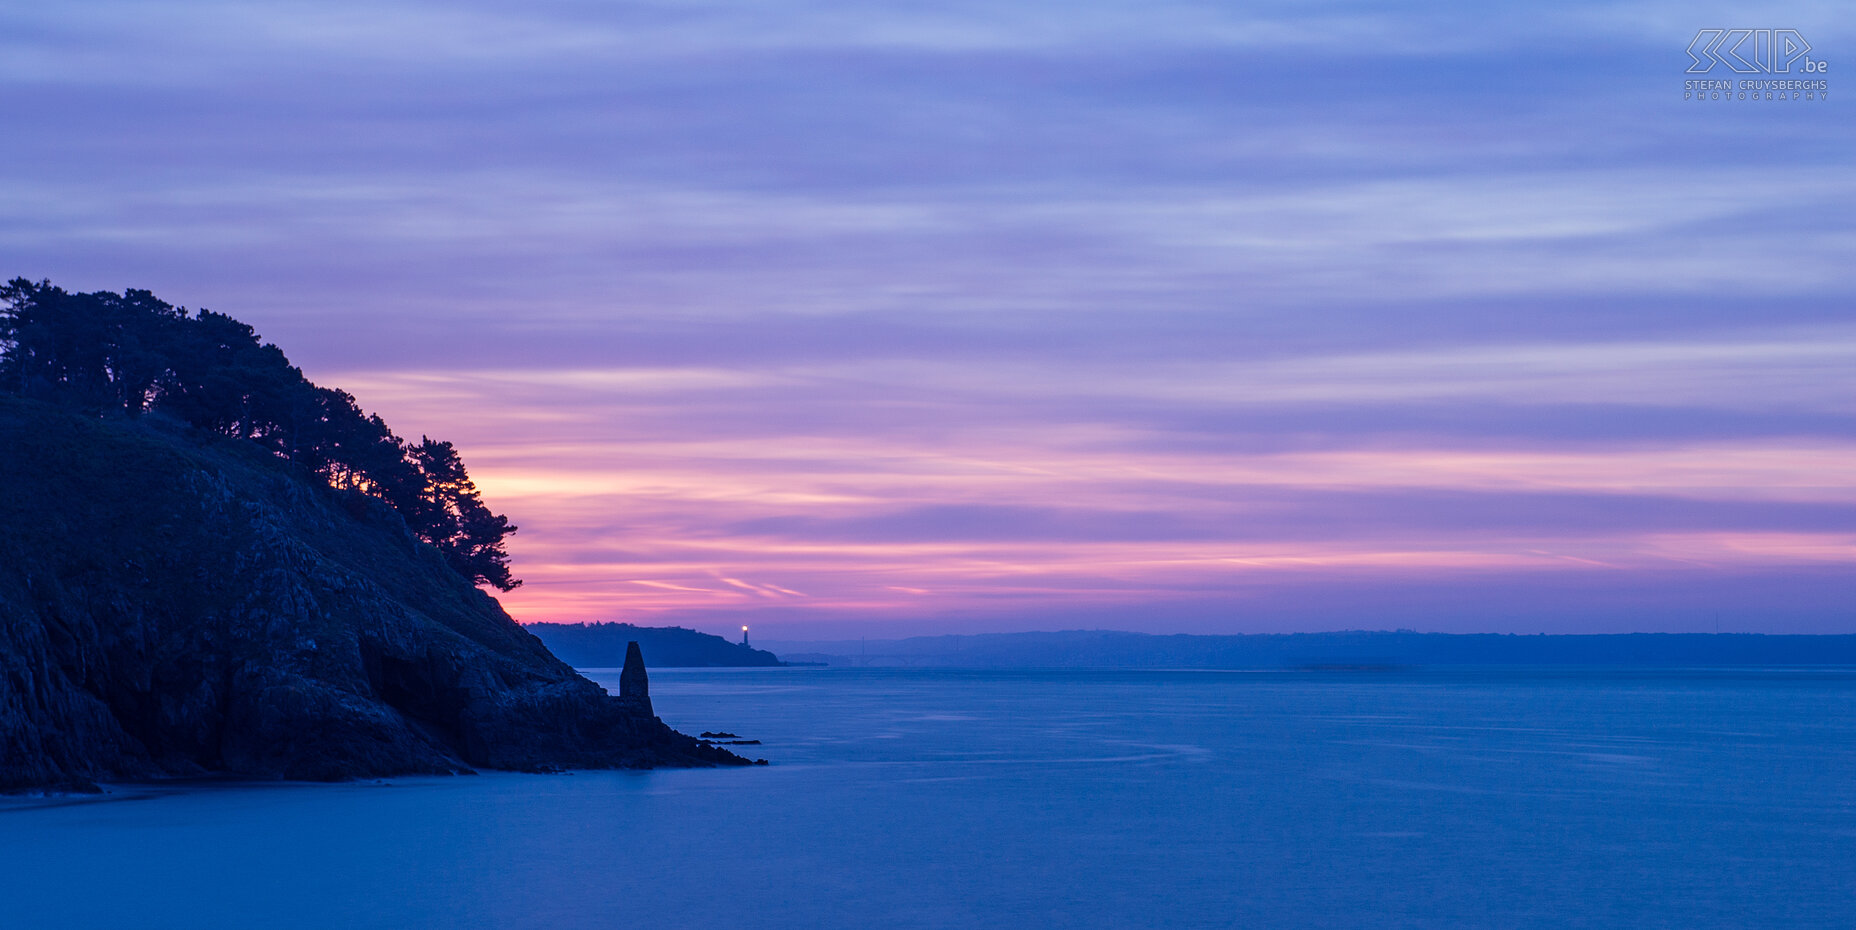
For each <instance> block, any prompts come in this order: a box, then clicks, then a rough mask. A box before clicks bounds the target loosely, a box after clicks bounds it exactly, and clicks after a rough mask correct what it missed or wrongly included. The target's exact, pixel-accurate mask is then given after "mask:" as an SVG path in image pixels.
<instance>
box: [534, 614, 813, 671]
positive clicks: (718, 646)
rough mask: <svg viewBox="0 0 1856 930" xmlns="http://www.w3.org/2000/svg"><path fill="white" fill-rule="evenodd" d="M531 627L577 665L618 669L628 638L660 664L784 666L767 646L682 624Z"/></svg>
mask: <svg viewBox="0 0 1856 930" xmlns="http://www.w3.org/2000/svg"><path fill="white" fill-rule="evenodd" d="M526 629H527V630H528V631H529V632H530V633H533V634H535V635H536V636H538V637H540V638H541V641H542V642H543V643H545V644H547V647H548V649H549V651H551V652H553V653H554V654H555V655H557V656H560V657H561V659H562V661H565V662H566V663H567V664H569V665H572V666H573V667H575V668H618V667H619V665H620V664H621V663H622V662H624V661H625V652H626V647H627V644H628V643H632V642H636V643H638V645H640V646H642V647H643V648H644V654H645V656H646V663H647V664H648V665H652V666H656V667H658V668H677V667H686V668H697V667H714V666H731V667H739V666H769V665H779V664H780V657H779V656H776V655H774V654H773V653H771V652H768V651H766V650H764V649H755V648H752V647H750V646H746V645H743V644H741V643H731V642H729V641H728V640H726V639H723V638H722V637H720V636H712V635H710V634H708V633H699V632H697V631H695V630H686V629H684V628H682V627H680V626H669V627H655V626H633V625H631V624H629V623H531V624H529V625H528V626H527V627H526Z"/></svg>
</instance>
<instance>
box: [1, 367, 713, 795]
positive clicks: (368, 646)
mask: <svg viewBox="0 0 1856 930" xmlns="http://www.w3.org/2000/svg"><path fill="white" fill-rule="evenodd" d="M0 488H4V489H5V493H3V494H0V526H4V527H5V531H4V532H0V789H20V788H30V787H35V786H58V785H76V784H84V783H88V782H93V781H98V780H112V779H139V778H152V777H162V776H189V775H202V774H210V773H226V774H235V775H242V776H257V777H282V778H302V779H339V778H348V777H360V776H381V775H393V774H406V773H421V772H423V773H438V772H460V771H466V770H469V769H472V768H478V767H484V768H501V769H527V770H535V769H552V768H608V767H644V766H655V765H717V764H745V763H746V760H743V759H741V758H740V757H738V756H735V755H733V754H731V753H728V752H726V751H723V750H720V749H717V748H714V747H709V746H705V745H703V744H702V743H700V742H699V741H697V740H695V739H692V738H690V737H688V736H685V735H683V734H680V733H677V732H675V731H673V730H671V729H670V728H669V727H667V726H665V725H664V724H663V723H662V722H661V721H659V720H658V719H657V718H656V717H655V716H653V715H652V713H651V710H650V704H649V699H648V697H647V696H646V695H645V692H644V689H643V685H644V682H643V666H642V662H640V664H639V669H638V681H639V685H640V689H639V698H640V699H641V700H626V699H620V698H615V697H612V696H610V695H608V694H607V693H606V692H605V691H604V689H602V688H600V687H599V686H598V685H595V684H593V683H592V682H590V681H588V680H586V679H584V678H582V677H580V676H579V675H577V674H576V673H574V671H573V670H572V669H571V668H569V667H568V666H567V665H566V664H564V663H562V662H560V661H559V660H557V659H556V658H554V656H552V655H551V654H549V652H548V651H547V649H546V648H544V647H543V646H542V644H541V642H540V641H538V640H537V639H535V637H533V636H531V635H529V634H528V633H527V632H524V631H523V630H522V628H521V627H520V626H518V625H517V624H516V623H515V622H514V621H513V620H511V619H510V618H509V616H508V615H507V614H505V613H504V612H503V611H502V609H501V608H500V607H499V606H498V605H497V603H496V601H495V600H494V599H492V598H490V597H489V596H488V595H485V594H484V593H483V592H481V591H479V590H477V589H476V588H475V587H473V586H471V585H470V584H468V583H466V582H464V581H463V580H462V579H461V578H459V577H458V575H457V574H456V573H454V572H453V571H451V570H450V569H449V568H448V567H447V566H446V565H445V563H444V560H443V558H442V557H441V556H440V555H439V553H438V552H437V550H435V549H433V548H432V547H431V546H429V545H427V544H424V543H422V542H420V541H419V540H418V539H416V538H415V537H414V536H413V535H412V534H411V533H410V532H409V531H408V530H407V529H406V526H405V524H404V523H403V522H402V521H401V520H400V519H399V517H398V516H397V515H396V514H395V513H394V512H393V511H392V510H390V509H389V508H387V507H386V506H385V505H383V504H380V503H379V502H377V501H374V500H372V499H370V498H367V497H364V496H362V495H359V494H355V493H344V492H339V491H335V490H331V489H329V488H327V487H326V486H322V485H320V484H319V483H316V482H313V481H310V480H306V479H305V478H304V476H303V475H301V474H299V473H297V472H295V471H293V470H292V467H291V466H289V465H288V464H287V463H284V462H282V461H280V460H279V459H277V458H276V457H275V456H273V455H271V454H269V453H267V452H265V451H264V450H262V449H260V448H258V447H256V446H254V445H251V444H249V443H241V442H237V441H232V440H225V439H220V438H216V437H212V436H207V435H204V434H201V433H199V432H198V431H194V430H190V429H188V428H186V427H183V426H180V425H178V424H171V423H170V424H164V423H162V422H161V421H160V419H159V418H158V417H147V418H143V419H141V420H135V421H129V420H99V419H94V418H88V417H82V416H77V415H73V414H70V413H67V412H65V411H63V410H60V409H58V408H56V407H52V406H50V405H47V404H42V403H39V402H36V401H27V400H20V399H15V398H6V397H0ZM627 674H629V671H628V673H627Z"/></svg>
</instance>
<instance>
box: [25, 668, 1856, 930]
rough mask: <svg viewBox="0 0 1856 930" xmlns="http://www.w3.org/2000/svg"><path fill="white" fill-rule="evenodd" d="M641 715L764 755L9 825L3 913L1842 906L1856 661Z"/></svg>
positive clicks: (835, 913) (498, 917)
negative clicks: (743, 760)
mask: <svg viewBox="0 0 1856 930" xmlns="http://www.w3.org/2000/svg"><path fill="white" fill-rule="evenodd" d="M598 677H601V679H602V680H603V681H605V682H606V683H607V684H608V685H610V686H614V687H616V684H617V680H616V674H614V675H611V676H606V675H604V674H603V673H600V674H599V676H598ZM652 693H653V696H654V699H655V701H656V703H657V709H658V712H659V713H660V714H661V715H662V716H663V717H664V719H665V720H666V721H667V722H669V723H671V724H672V725H675V726H678V727H680V728H682V729H685V730H687V731H691V732H694V731H697V730H702V729H720V728H726V729H728V730H732V731H733V732H736V733H739V734H741V735H742V736H744V737H755V738H759V739H761V740H763V741H764V745H763V746H759V747H747V748H746V751H749V752H752V753H755V754H757V755H761V756H765V757H767V758H768V759H770V760H772V762H773V763H774V764H773V765H772V766H769V767H767V768H754V769H745V770H728V771H659V772H646V773H625V772H619V773H578V774H573V775H561V776H532V775H509V774H492V775H484V776H480V777H474V778H470V777H463V778H419V779H393V780H391V781H390V782H388V783H385V784H375V783H367V784H350V785H336V786H322V785H316V786H295V785H286V786H277V785H263V786H242V787H218V788H211V789H199V788H192V789H183V790H162V791H153V790H149V789H119V790H118V793H117V794H116V795H115V796H114V799H112V800H106V801H102V802H86V803H72V804H62V805H44V804H23V803H20V802H9V803H7V804H4V805H0V927H5V928H14V927H138V928H142V927H146V928H159V927H176V928H179V927H187V928H210V927H427V926H430V927H453V926H455V927H511V928H515V927H645V928H656V927H724V926H726V927H749V928H752V927H856V928H872V927H874V928H882V930H891V928H907V927H989V928H990V927H1002V926H1003V927H1226V926H1250V927H1375V928H1377V927H1683V928H1705V927H1736V928H1739V927H1847V926H1850V925H1851V922H1852V920H1853V919H1856V918H1852V916H1851V915H1852V913H1853V912H1856V908H1852V905H1853V904H1856V893H1853V891H1852V889H1856V804H1853V802H1852V798H1856V700H1853V699H1856V673H1850V672H1843V671H1831V672H1824V671H1815V672H1759V671H1706V672H1653V673H1649V672H1646V673H1618V672H1542V673H1517V672H1514V671H1512V670H1508V671H1502V672H1450V673H1444V672H1383V673H1376V672H1321V673H1294V674H1290V673H1254V672H1145V671H1143V672H1082V671H1061V672H1010V671H1004V672H1001V671H986V672H962V671H949V670H939V669H937V670H903V669H854V670H853V669H767V670H714V671H698V670H666V671H654V672H653V673H652Z"/></svg>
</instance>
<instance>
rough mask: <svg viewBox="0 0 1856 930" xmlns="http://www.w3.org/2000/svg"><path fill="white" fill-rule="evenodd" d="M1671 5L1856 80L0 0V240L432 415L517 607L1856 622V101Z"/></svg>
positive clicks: (1455, 32)
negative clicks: (238, 325) (503, 524)
mask: <svg viewBox="0 0 1856 930" xmlns="http://www.w3.org/2000/svg"><path fill="white" fill-rule="evenodd" d="M1705 28H1720V29H1729V28H1775V29H1794V30H1797V32H1798V34H1799V35H1800V36H1801V37H1802V38H1803V39H1804V40H1805V41H1807V42H1808V43H1809V44H1810V46H1811V51H1810V52H1809V53H1808V55H1807V57H1808V58H1809V59H1812V60H1816V61H1822V62H1826V63H1828V65H1835V66H1836V67H1837V68H1838V69H1847V68H1850V67H1852V66H1853V65H1856V61H1852V59H1851V58H1850V56H1849V51H1850V49H1852V48H1853V47H1856V45H1853V44H1852V41H1851V40H1852V38H1853V37H1856V35H1853V34H1856V20H1853V19H1852V18H1851V17H1849V16H1848V15H1847V8H1845V7H1843V6H1842V5H1841V4H1831V3H1819V4H1811V3H1799V4H1776V5H1769V4H1762V5H1757V6H1755V5H1748V4H1722V3H1688V2H1682V3H1676V2H1667V3H1664V2H1643V3H1590V2H1573V3H1544V2H1543V3H1531V4H1500V5H1490V4H1481V3H1471V2H1467V0H1447V2H1422V0H1420V2H1413V3H1403V4H1371V3H1351V2H1343V3H1331V2H1320V0H1311V2H1280V3H1255V4H1240V3H1201V2H1170V0H1139V2H1137V0H1126V2H1103V0H1063V2H1043V0H987V2H960V0H955V2H942V3H933V4H926V3H901V2H875V3H861V4H843V3H825V2H814V0H729V2H672V3H630V2H574V0H540V2H525V3H514V2H498V3H491V2H481V0H477V2H473V0H447V2H443V3H439V2H431V3H425V2H412V0H367V2H349V0H318V2H315V3H211V2H198V0H162V2H87V0H75V2H68V3H57V4H47V3H38V2H25V0H0V126H3V127H4V129H0V273H3V274H5V275H6V276H8V277H11V276H15V275H17V276H24V277H28V278H32V279H42V278H49V279H51V280H52V281H53V282H54V283H57V284H60V285H62V286H64V287H66V288H67V289H72V290H105V289H107V290H121V289H123V288H127V287H141V288H149V289H152V290H153V291H155V293H156V294H157V295H159V296H161V297H163V298H165V299H167V300H169V301H171V302H174V303H178V304H184V305H186V306H189V307H196V308H197V307H207V308H210V309H213V310H217V311H220V312H224V313H230V314H232V315H233V316H236V317H238V318H240V319H242V320H244V321H246V322H248V323H251V324H253V325H254V326H255V327H256V328H257V329H258V331H259V332H260V333H261V334H262V335H263V336H264V337H265V338H266V339H268V340H271V341H274V342H276V343H277V344H278V345H280V346H281V347H283V348H284V350H285V351H286V352H287V353H288V354H289V355H290V357H291V359H292V360H293V361H294V362H295V363H297V364H298V365H300V366H301V367H302V368H303V369H304V371H305V373H306V374H307V375H308V376H309V377H310V378H311V379H312V380H314V381H316V382H317V383H320V384H324V385H329V386H337V387H341V388H344V389H346V390H348V391H350V392H351V393H353V394H354V395H355V396H356V397H357V398H358V399H359V401H360V402H361V404H362V405H363V406H364V407H366V408H367V409H370V410H374V411H377V412H379V413H381V414H382V415H383V416H384V417H386V419H387V420H388V422H389V423H390V424H392V426H393V427H394V428H395V429H396V430H397V431H398V432H399V433H400V434H401V435H403V436H407V437H409V438H416V437H418V436H420V435H430V436H433V437H436V438H443V439H448V440H451V441H453V442H454V443H456V444H457V446H458V448H459V449H460V451H461V452H462V453H463V455H464V458H465V461H466V462H467V463H468V465H469V467H470V469H471V473H472V475H473V477H474V478H475V479H476V481H477V483H478V485H479V486H480V488H482V490H483V491H484V494H485V497H486V499H487V500H488V502H489V503H490V504H491V506H492V507H493V508H495V509H497V510H498V511H499V512H504V513H507V514H509V515H510V516H511V518H512V520H513V521H514V522H515V523H516V524H517V525H518V526H520V527H521V530H520V532H518V533H517V534H516V535H515V536H514V537H512V538H511V540H510V550H511V553H512V555H513V558H514V562H515V566H516V569H517V574H518V575H519V576H520V577H522V578H524V579H525V580H526V584H525V585H524V586H522V587H521V588H519V589H517V590H516V591H514V592H512V593H510V594H507V595H503V596H501V598H500V599H501V600H502V602H503V604H504V605H505V606H506V607H507V608H508V609H509V610H510V612H511V613H512V614H513V615H514V616H515V617H516V618H517V619H519V620H522V621H527V622H533V621H542V620H554V621H566V622H579V621H600V620H621V621H627V622H633V623H641V624H650V625H670V624H677V625H682V626H688V627H693V628H696V629H702V630H706V631H709V632H717V633H731V635H738V634H737V633H735V632H734V631H737V630H738V627H739V626H740V625H743V624H746V625H751V626H752V627H753V630H754V635H755V636H757V637H763V638H768V639H788V640H791V639H804V638H836V637H843V636H854V635H868V636H872V637H879V636H890V635H913V634H920V633H933V632H975V631H988V630H1001V631H1002V630H1028V629H1066V628H1114V629H1130V630H1145V631H1153V632H1225V633H1234V632H1275V631H1288V630H1323V629H1390V628H1410V629H1420V630H1439V631H1495V632H1518V633H1534V632H1612V631H1620V632H1621V631H1637V630H1686V631H1712V630H1715V629H1721V630H1745V631H1753V632H1853V631H1856V572H1853V569H1856V364H1853V363H1856V305H1853V304H1852V297H1853V296H1856V261H1852V259H1853V258H1856V171H1853V170H1851V169H1852V167H1853V166H1856V155H1853V154H1852V153H1853V152H1856V146H1853V145H1852V143H1853V142H1856V119H1853V118H1852V117H1851V111H1850V108H1849V104H1848V103H1847V102H1845V101H1844V99H1843V97H1842V93H1843V91H1842V89H1841V88H1842V86H1843V85H1842V82H1841V79H1840V78H1838V77H1832V76H1830V73H1829V72H1824V73H1821V74H1814V75H1805V74H1803V73H1797V72H1794V73H1791V74H1787V75H1782V77H1787V78H1795V79H1803V78H1805V77H1807V76H1809V77H1816V78H1823V79H1825V80H1826V81H1827V84H1828V85H1834V86H1832V87H1830V89H1832V90H1835V91H1837V93H1836V94H1835V95H1834V96H1833V95H1825V96H1824V97H1823V98H1822V99H1808V100H1807V99H1802V98H1801V99H1797V100H1773V101H1762V100H1753V101H1740V100H1733V99H1729V100H1725V101H1712V100H1701V101H1693V100H1690V101H1685V100H1684V99H1683V97H1682V94H1683V88H1684V81H1685V80H1688V79H1693V78H1695V77H1697V76H1696V75H1692V74H1687V73H1685V69H1687V68H1688V67H1689V66H1690V63H1691V59H1690V58H1689V55H1688V54H1687V52H1686V50H1687V49H1688V48H1689V46H1690V43H1691V41H1692V40H1693V39H1694V38H1695V36H1696V34H1697V32H1698V30H1701V29H1705ZM1800 67H1802V66H1800ZM1836 73H1837V74H1838V75H1840V74H1841V73H1842V71H1841V70H1838V71H1837V72H1836ZM1707 77H1708V78H1712V79H1723V78H1743V77H1748V76H1746V75H1733V74H1731V73H1728V72H1726V71H1725V69H1724V68H1716V69H1715V70H1714V71H1713V72H1712V73H1710V74H1708V75H1707ZM1751 77H1757V78H1768V77H1772V76H1771V75H1751ZM1813 96H1814V97H1815V95H1813Z"/></svg>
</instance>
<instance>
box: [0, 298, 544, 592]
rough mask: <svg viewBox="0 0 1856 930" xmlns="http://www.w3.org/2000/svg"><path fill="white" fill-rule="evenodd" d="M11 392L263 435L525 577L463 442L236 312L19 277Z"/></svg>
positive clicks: (7, 360) (502, 572) (477, 578)
mask: <svg viewBox="0 0 1856 930" xmlns="http://www.w3.org/2000/svg"><path fill="white" fill-rule="evenodd" d="M0 393H7V394H14V395H19V396H23V397H28V398H33V399H37V400H44V401H49V402H51V403H54V404H57V405H58V406H60V407H63V408H65V409H67V410H71V411H75V412H79V413H83V414H87V415H91V416H98V417H128V418H139V417H142V416H145V415H148V414H151V413H154V414H162V415H165V416H169V417H173V418H175V419H178V420H180V421H182V422H185V423H188V424H190V425H192V426H195V427H198V428H200V429H204V430H209V431H211V432H213V433H217V434H219V435H222V436H229V437H233V438H236V439H242V440H247V441H249V442H252V443H256V444H257V445H259V446H261V447H263V448H264V449H266V450H269V451H270V452H271V453H272V454H273V455H275V456H278V457H280V458H284V459H288V460H289V461H291V462H295V463H296V464H298V465H299V466H301V467H302V468H304V469H306V470H308V471H309V472H311V473H313V474H314V475H316V476H317V477H318V478H320V479H321V480H323V481H325V482H327V483H328V484H329V485H331V486H333V487H336V488H342V489H347V490H350V491H355V492H359V493H361V494H365V495H367V496H369V497H373V498H376V499H378V500H380V501H383V502H385V503H386V504H387V505H389V506H391V507H392V508H393V509H394V510H395V511H397V512H398V513H399V515H400V517H401V519H403V520H404V521H405V522H406V525H407V527H408V528H410V529H411V530H412V531H413V533H414V534H416V535H417V536H418V537H419V538H420V539H422V540H424V541H425V542H428V543H431V544H432V545H433V546H435V547H436V548H437V549H438V551H439V552H440V553H442V554H443V555H444V558H445V563H446V564H447V565H449V566H450V567H451V569H452V570H453V571H456V572H457V573H458V574H460V575H462V576H464V578H466V579H468V580H469V581H471V582H472V583H476V584H484V583H487V584H490V585H494V586H495V587H497V588H499V589H501V590H504V591H507V590H510V589H511V588H514V587H515V586H516V585H519V584H521V582H520V581H518V580H516V579H515V578H513V577H512V576H511V574H510V569H509V553H508V550H507V549H506V548H505V546H504V538H505V537H507V536H508V535H509V534H511V533H513V532H515V531H516V528H515V527H514V526H511V525H510V524H509V520H508V518H506V517H504V516H502V515H500V514H496V513H492V512H491V511H490V509H489V508H488V507H487V506H485V505H484V503H483V500H482V497H481V496H480V495H479V494H478V492H477V488H476V485H475V484H473V483H472V482H471V479H470V475H469V474H468V473H467V472H466V471H465V468H464V462H463V460H462V459H460V458H459V457H458V453H457V450H456V449H455V448H453V447H452V445H451V443H448V442H441V441H438V440H434V439H430V438H427V437H420V441H419V442H417V443H413V442H409V441H407V440H404V439H401V438H400V437H399V436H396V435H394V433H393V431H392V430H391V429H389V428H388V427H387V424H386V422H385V421H384V420H382V419H381V418H380V417H379V416H378V415H370V414H368V413H366V412H364V411H363V410H361V408H360V406H359V405H357V404H356V403H355V399H354V397H352V396H350V395H349V394H348V393H346V392H344V391H339V390H335V389H332V388H324V387H318V386H317V385H315V384H312V383H311V382H310V381H309V380H308V379H307V378H305V377H303V373H302V371H301V370H299V369H297V368H296V367H295V366H293V365H291V364H290V360H289V359H288V358H286V357H285V356H284V353H283V351H282V350H281V349H279V348H277V346H275V345H271V344H269V343H264V342H261V341H260V340H259V338H258V335H257V333H256V332H255V331H253V329H252V328H251V327H250V326H248V325H246V324H244V323H241V322H239V321H238V320H235V319H233V318H232V317H230V316H227V315H225V314H222V313H214V312H212V311H210V310H200V311H199V312H197V313H191V314H190V313H189V312H188V311H187V309H186V308H185V307H176V306H174V305H172V304H169V303H167V302H165V301H162V300H160V299H159V298H157V297H155V295H154V294H152V293H150V292H148V291H145V290H134V289H130V290H125V291H123V292H122V293H121V294H114V293H110V292H108V291H98V292H95V293H90V294H74V293H69V292H67V291H65V290H64V289H62V288H59V287H55V286H53V285H52V284H51V282H49V281H41V282H38V283H33V282H32V281H29V280H27V279H25V278H16V279H14V280H12V281H10V282H8V283H7V284H6V285H5V286H3V287H0Z"/></svg>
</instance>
